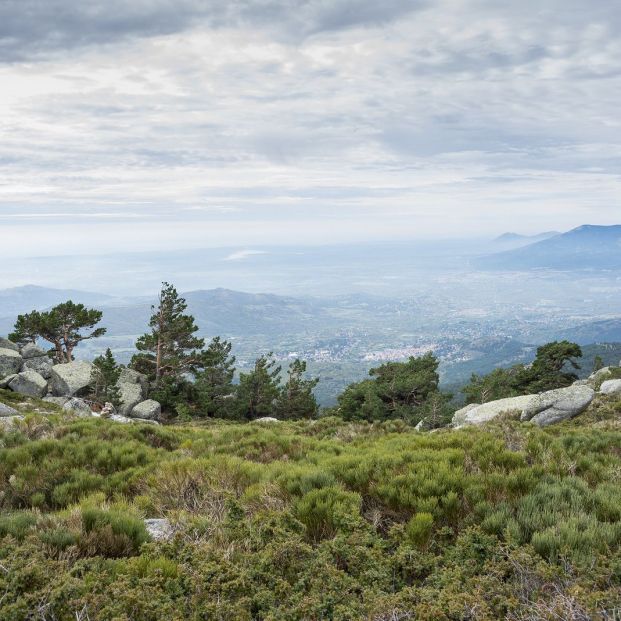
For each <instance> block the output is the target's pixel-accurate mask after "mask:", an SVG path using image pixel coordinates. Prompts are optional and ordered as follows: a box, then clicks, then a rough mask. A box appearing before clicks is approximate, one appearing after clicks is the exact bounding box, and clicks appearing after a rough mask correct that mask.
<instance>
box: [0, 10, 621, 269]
mask: <svg viewBox="0 0 621 621" xmlns="http://www.w3.org/2000/svg"><path fill="white" fill-rule="evenodd" d="M619 34H621V5H619V4H618V3H616V2H613V1H612V0H609V1H607V0H598V1H597V2H594V3H590V5H589V6H587V4H585V3H584V2H582V1H581V0H565V1H562V0H544V1H543V2H542V1H541V0H538V1H535V0H524V1H523V2H520V3H517V2H515V3H509V2H497V1H492V0H434V2H417V1H400V0H387V1H385V2H377V1H371V0H304V1H303V0H280V1H276V0H245V1H241V0H237V1H230V2H223V1H220V2H215V1H208V0H206V1H204V2H198V1H190V0H175V1H174V2H173V0H170V1H168V0H136V1H135V2H132V3H127V2H123V3H121V2H120V0H108V1H107V2H105V3H104V2H103V0H97V1H95V0H85V1H84V2H80V3H78V2H74V1H73V0H71V1H69V0H46V2H40V1H36V2H35V1H34V0H20V1H19V2H18V1H16V0H0V83H2V85H3V88H2V89H1V90H0V106H2V110H3V114H2V116H1V118H0V133H1V135H2V141H0V216H2V230H1V231H0V233H4V232H5V231H6V230H10V231H13V233H15V234H14V235H13V234H12V236H13V238H14V239H16V240H18V241H15V242H11V243H12V245H11V246H9V243H7V242H5V240H4V239H2V240H1V243H0V253H8V252H10V251H13V252H14V251H15V250H16V249H17V250H20V252H21V251H23V252H35V251H36V247H37V245H36V244H32V245H26V246H25V247H24V248H23V249H20V247H19V246H20V244H21V242H20V241H19V238H20V236H24V235H26V234H27V231H30V232H31V236H32V237H33V238H34V237H35V233H36V234H37V236H38V237H37V239H42V238H44V237H45V236H46V235H48V234H49V230H51V229H50V227H54V228H53V230H54V231H59V230H61V228H62V230H63V234H66V239H67V240H70V242H69V244H68V245H67V244H65V246H64V247H67V248H72V247H74V246H75V247H77V246H78V245H79V246H80V248H82V250H84V251H89V250H90V249H91V248H92V250H93V251H99V250H100V249H104V248H105V249H107V250H110V251H116V250H123V249H127V248H130V247H131V248H135V247H141V248H151V247H156V246H158V245H162V244H164V245H166V247H168V248H173V247H176V248H182V249H183V248H186V247H188V245H189V244H191V245H192V246H194V247H196V246H200V245H201V244H203V245H212V246H214V245H231V246H232V247H235V248H237V247H242V248H246V247H251V246H252V247H254V246H256V245H257V244H259V243H263V241H264V240H268V241H269V243H291V244H296V243H301V242H302V241H304V242H311V243H323V242H325V241H326V240H328V239H329V240H330V241H332V242H334V241H338V240H343V241H355V240H356V239H373V238H375V239H380V238H382V237H384V238H385V237H391V238H392V237H406V236H408V235H409V236H428V237H430V236H434V235H435V236H437V235H442V236H445V235H480V234H488V233H489V234H492V235H494V234H499V233H501V232H503V230H511V229H518V230H520V231H523V230H524V231H525V232H529V231H532V232H536V231H537V230H538V229H540V228H541V229H550V228H552V229H568V228H571V227H572V226H575V225H578V224H582V223H584V222H593V223H612V222H614V221H618V218H619V214H618V201H619V196H621V185H620V184H621V181H620V177H619V173H618V171H619V166H620V164H621V124H620V123H619V119H618V101H619V100H620V99H621V73H620V72H619V67H621V37H620V36H619ZM2 59H4V60H5V61H7V62H4V63H2ZM89 230H90V231H91V235H92V237H93V239H94V238H96V239H97V242H96V243H90V241H89V240H88V239H87V240H86V241H85V242H84V243H82V242H81V241H80V240H81V236H84V235H87V238H88V231H89ZM146 231H148V235H149V238H148V239H142V238H141V234H142V236H143V237H144V235H145V232H146ZM71 240H73V241H71ZM18 242H19V243H18ZM21 245H22V246H23V244H21ZM11 249H12V250H11ZM246 256H247V255H246ZM242 258H243V256H242Z"/></svg>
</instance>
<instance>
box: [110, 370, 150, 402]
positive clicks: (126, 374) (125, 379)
mask: <svg viewBox="0 0 621 621" xmlns="http://www.w3.org/2000/svg"><path fill="white" fill-rule="evenodd" d="M117 384H118V385H119V386H120V385H121V384H138V385H139V386H140V389H141V392H142V398H143V399H146V397H147V393H148V391H149V380H148V379H147V376H146V375H143V374H142V373H138V371H134V369H128V368H126V367H125V368H123V369H121V374H120V375H119V381H118V382H117Z"/></svg>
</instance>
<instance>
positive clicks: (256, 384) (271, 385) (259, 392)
mask: <svg viewBox="0 0 621 621" xmlns="http://www.w3.org/2000/svg"><path fill="white" fill-rule="evenodd" d="M280 371H281V367H280V366H279V365H278V364H277V363H276V360H274V356H273V354H272V353H269V354H267V355H265V356H261V357H260V358H257V360H256V361H255V363H254V369H253V370H252V371H250V372H249V373H240V374H239V385H238V387H237V395H236V409H237V412H238V415H239V416H240V418H244V419H247V420H253V419H255V418H260V417H262V416H271V415H273V414H274V411H275V407H276V404H277V401H278V398H279V396H280V377H279V376H280Z"/></svg>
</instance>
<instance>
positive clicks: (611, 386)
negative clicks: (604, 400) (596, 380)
mask: <svg viewBox="0 0 621 621" xmlns="http://www.w3.org/2000/svg"><path fill="white" fill-rule="evenodd" d="M599 391H600V393H601V394H602V395H621V379H611V380H606V381H605V382H604V383H603V384H602V385H601V386H600V388H599Z"/></svg>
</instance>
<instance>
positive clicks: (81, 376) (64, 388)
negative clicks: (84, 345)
mask: <svg viewBox="0 0 621 621" xmlns="http://www.w3.org/2000/svg"><path fill="white" fill-rule="evenodd" d="M92 372H93V365H92V364H91V363H90V362H86V361H84V360H75V361H74V362H67V363H66V364H56V365H54V367H53V368H52V375H51V377H50V391H51V393H52V394H53V395H55V396H57V397H66V396H69V397H73V396H76V395H80V394H82V393H83V392H84V391H85V390H86V389H88V387H89V386H90V384H91V382H92Z"/></svg>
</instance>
